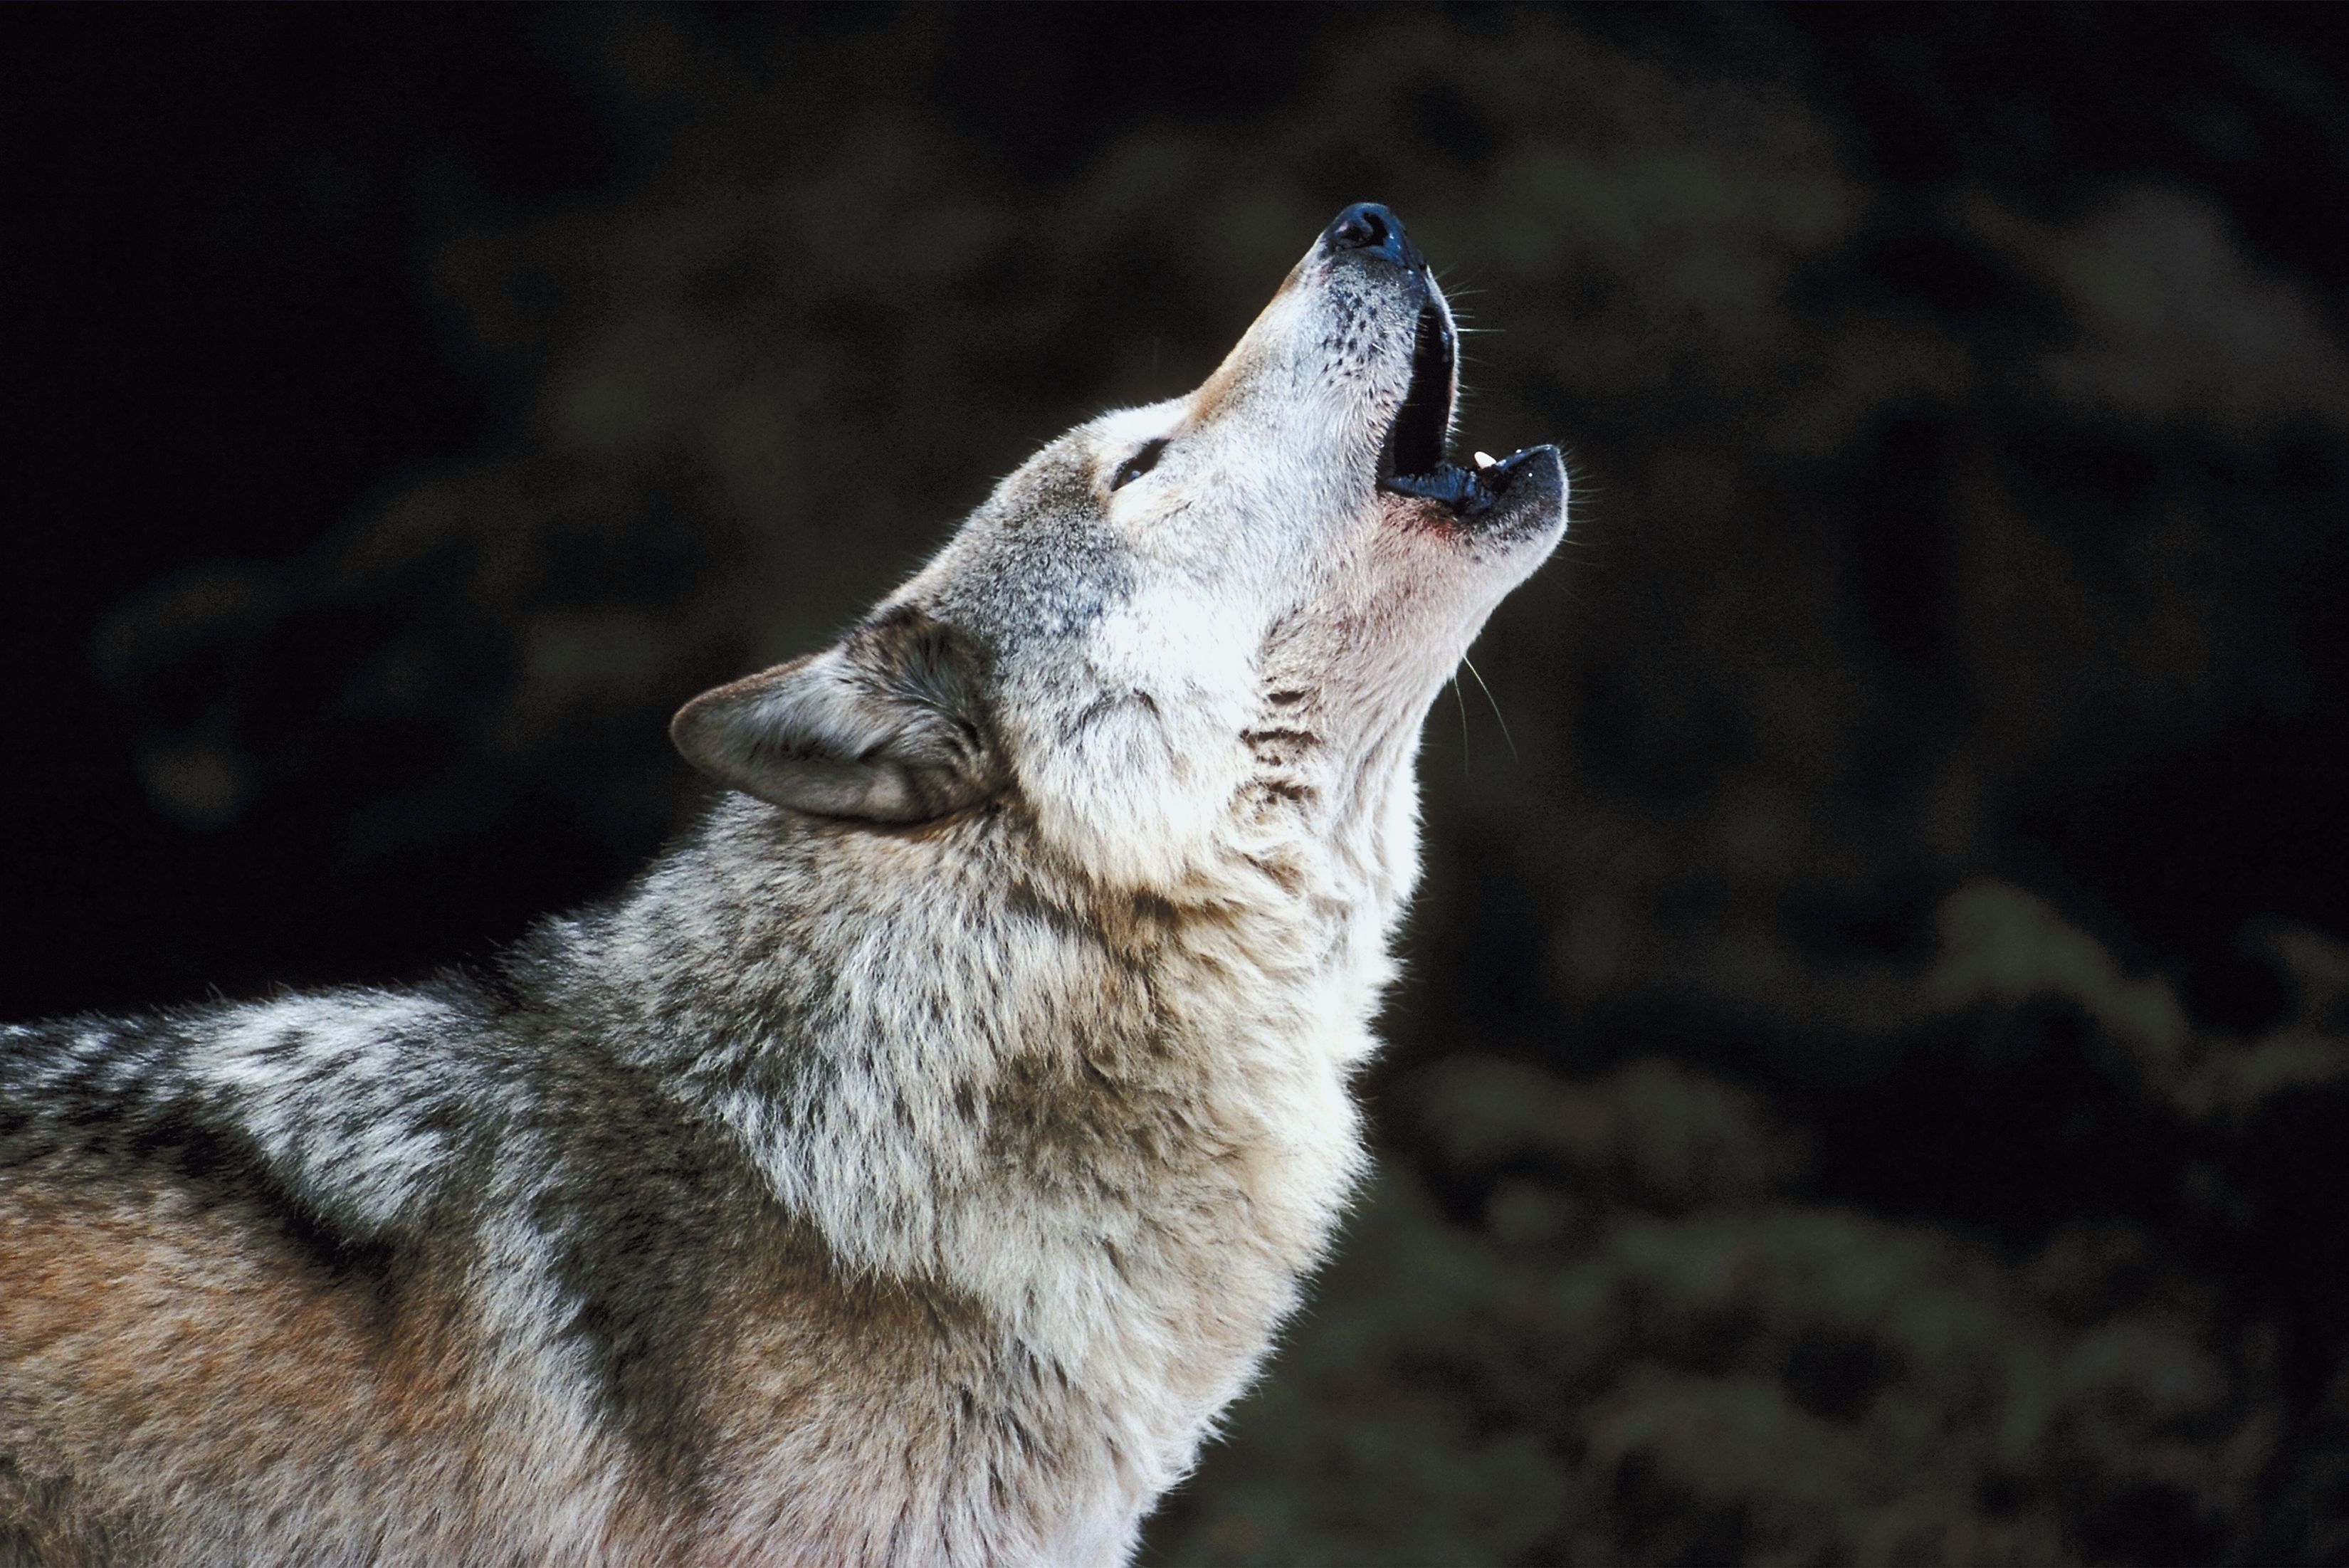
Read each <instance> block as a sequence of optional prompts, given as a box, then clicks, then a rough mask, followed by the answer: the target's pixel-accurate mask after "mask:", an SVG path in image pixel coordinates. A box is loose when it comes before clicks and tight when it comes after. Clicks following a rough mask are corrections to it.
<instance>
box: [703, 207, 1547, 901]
mask: <svg viewBox="0 0 2349 1568" xmlns="http://www.w3.org/2000/svg"><path fill="white" fill-rule="evenodd" d="M1455 344H1456V334H1455V329H1454V324H1453V319H1452V313H1451V309H1450V306H1449V305H1448V304H1446V302H1445V300H1444V295H1443V293H1442V292H1441V291H1440V290H1439V289H1438V288H1437V287H1436V284H1435V280H1434V278H1433V276H1432V275H1431V273H1429V270H1428V267H1427V265H1426V263H1425V262H1424V261H1423V258H1422V257H1421V255H1420V253H1419V251H1418V250H1417V248H1416V247H1415V246H1413V244H1412V242H1410V240H1409V239H1408V238H1406V237H1405V235H1404V232H1403V229H1402V224H1401V223H1400V222H1398V221H1397V220H1396V219H1395V217H1394V215H1393V214H1392V213H1391V212H1389V211H1387V210H1386V209H1384V208H1382V207H1379V206H1375V205H1371V204H1368V203H1364V204H1361V205H1357V206H1353V207H1350V208H1348V209H1346V211H1343V212H1341V213H1340V214H1339V216H1338V218H1337V220H1336V221H1335V222H1332V223H1331V224H1330V227H1329V228H1328V229H1327V230H1325V231H1324V232H1322V234H1321V235H1320V237H1319V239H1318V240H1317V241H1316V242H1314V244H1313V247H1312V248H1311V249H1310V250H1309V251H1308V252H1307V253H1306V254H1305V257H1304V259H1303V260H1302V261H1300V262H1299V263H1298V264H1297V266H1296V267H1295V268H1294V269H1293V270H1292V271H1291V272H1290V273H1289V274H1288V280H1287V282H1285V283H1284V284H1282V285H1281V288H1280V290H1279V292H1278V294H1275V295H1274V296H1273V299H1272V302H1271V304H1268V306H1266V308H1265V310H1264V313H1263V314H1262V315H1259V316H1258V317H1257V320H1256V322H1255V324H1254V325H1251V326H1250V327H1249V328H1248V330H1247V334H1246V335H1244V336H1243V337H1242V338H1241V339H1240V341H1239V343H1238V345H1237V346H1236V347H1235V348H1234V349H1233V350H1232V352H1231V353H1230V355H1229V356H1227V357H1226V359H1225V361H1224V362H1223V364H1222V365H1221V366H1219V367H1217V369H1216V372H1215V374H1214V375H1212V376H1210V377H1208V378H1207V380H1206V384H1205V385H1204V386H1202V387H1200V388H1199V389H1198V390H1197V391H1195V392H1194V393H1192V394H1190V395H1189V396H1187V397H1177V398H1173V399H1170V400H1168V401H1166V402H1164V403H1157V404H1153V405H1151V406H1150V407H1142V408H1131V409H1125V410H1123V411H1120V412H1116V413H1112V414H1106V415H1103V416H1102V417H1101V418H1097V419H1094V420H1092V421H1091V422H1090V423H1087V424H1084V425H1081V426H1079V427H1078V428H1075V429H1074V430H1071V431H1070V432H1069V433H1068V434H1067V435H1065V436H1063V437H1061V438H1060V439H1059V440H1057V441H1054V442H1053V443H1052V444H1051V445H1050V446H1048V447H1046V448H1045V449H1043V450H1042V451H1040V452H1039V453H1038V454H1037V455H1036V456H1035V457H1034V458H1032V459H1030V460H1029V461H1028V462H1027V463H1026V464H1025V465H1023V466H1022V467H1021V468H1020V469H1019V470H1018V471H1017V472H1015V473H1013V474H1012V475H1011V476H1010V477H1009V479H1007V480H1004V481H1003V482H1002V484H1001V485H1000V486H999V487H998V488H997V490H996V491H995V493H994V494H993V495H992V496H991V497H989V498H988V500H987V502H986V503H985V504H984V505H982V506H981V507H979V509H978V511H976V512H974V513H973V514H972V515H971V517H970V518H969V519H968V521H966V522H965V523H964V524H963V526H962V527H961V529H960V530H959V531H957V533H956V535H955V537H954V538H953V540H952V541H951V542H949V543H948V544H947V547H946V548H945V550H944V551H942V552H940V553H939V555H938V556H937V558H936V560H935V561H933V562H931V563H930V564H929V566H928V567H926V569H925V570H923V571H922V572H921V573H919V574H918V575H916V577H915V578H914V579H913V580H912V581H911V582H909V583H906V584H905V586H904V587H903V588H901V589H900V590H898V591H897V592H896V593H895V594H893V595H891V596H890V597H889V598H888V599H887V600H885V601H884V602H883V603H882V604H881V605H880V606H879V607H878V608H877V609H875V610H874V613H873V614H871V615H870V616H869V617H867V618H866V619H865V620H864V622H863V623H861V624H858V625H857V626H856V627H854V629H852V630H851V631H850V632H849V633H848V634H846V635H845V636H844V637H843V638H842V640H841V641H840V642H839V643H837V644H836V645H833V646H832V647H830V648H827V649H825V650H823V652H821V653H817V654H813V655H808V656H807V657H804V658H801V659H798V660H795V661H793V662H792V663H790V664H786V665H779V666H777V667H776V668H774V669H771V670H768V671H766V672H764V673H762V674H760V675H756V676H750V677H749V678H747V679H744V680H740V681H737V682H734V683H733V684H731V685H730V686H720V687H719V688H718V689H716V690H714V691H711V692H708V693H705V694H704V695H702V696H699V697H698V698H696V699H695V700H694V701H693V702H691V703H690V704H688V705H687V707H685V708H684V709H683V710H682V711H681V712H680V713H678V716H677V719H676V721H675V723H674V724H673V726H672V727H671V733H672V735H673V736H674V737H675V739H676V741H677V745H678V749H679V750H681V751H682V752H683V753H684V754H685V756H686V757H687V758H688V759H689V760H690V761H692V762H693V763H694V764H695V765H696V766H698V767H699V768H700V769H703V770H704V771H706V772H708V773H709V774H710V775H712V776H713V777H715V778H716V779H719V781H721V782H723V783H725V784H727V785H729V786H730V787H732V788H734V789H740V790H743V791H745V792H747V793H749V794H750V795H754V796H757V797H759V798H761V799H765V800H769V801H771V802H773V803H774V804H776V805H779V806H782V807H786V808H789V809H791V810H794V811H799V812H804V813H809V814H812V815H815V816H820V817H827V818H833V819H843V820H849V821H862V822H865V823H869V824H874V825H898V826H903V825H906V824H914V823H924V822H932V821H936V820H941V819H948V818H953V817H955V816H957V814H963V813H971V812H973V811H974V809H976V808H980V807H984V806H987V805H989V804H990V803H1000V804H1001V805H1003V806H1004V807H1005V808H1007V809H1008V810H1011V811H1013V812H1015V813H1017V814H1018V815H1019V816H1020V817H1021V818H1023V819H1024V820H1027V821H1029V822H1030V823H1031V824H1032V825H1033V828H1034V830H1036V832H1037V833H1038V834H1039V835H1040V837H1041V839H1042V840H1043V841H1044V842H1045V844H1046V845H1047V846H1049V847H1050V848H1051V849H1053V850H1055V851H1058V852H1059V853H1060V854H1061V856H1063V857H1065V860H1066V861H1067V862H1068V863H1070V864H1071V865H1072V866H1073V867H1075V868H1077V869H1079V870H1081V872H1083V873H1084V874H1086V875H1088V876H1090V877H1092V878H1096V879H1098V880H1100V881H1102V882H1104V883H1107V884H1111V885H1129V886H1136V887H1155V888H1165V887H1169V886H1175V885H1180V884H1183V883H1185V882H1188V881H1191V880H1193V879H1195V878H1196V877H1197V876H1199V875H1200V874H1201V873H1203V872H1206V871H1207V870H1208V869H1209V868H1212V867H1214V866H1216V865H1218V864H1228V863H1230V862H1231V861H1233V859H1234V858H1235V857H1238V858H1240V859H1242V860H1246V861H1250V862H1251V863H1255V864H1257V865H1259V866H1261V865H1266V864H1269V863H1272V862H1274V861H1278V860H1279V859H1280V858H1281V855H1280V847H1281V846H1282V845H1283V844H1287V843H1293V842H1298V841H1312V842H1316V843H1319V844H1323V845H1333V844H1334V845H1337V846H1339V847H1340V848H1341V850H1349V851H1351V853H1352V854H1353V856H1354V857H1355V858H1358V859H1360V860H1361V861H1364V864H1363V866H1362V870H1364V871H1365V872H1371V873H1372V874H1374V875H1375V874H1376V867H1375V866H1373V865H1372V864H1371V863H1369V862H1374V861H1385V860H1388V859H1391V858H1392V848H1391V846H1390V845H1389V844H1388V842H1387V841H1389V840H1391V839H1392V838H1395V837H1397V836H1398V833H1397V830H1398V829H1399V830H1400V836H1401V837H1402V838H1404V839H1408V838H1409V837H1410V828H1411V821H1410V819H1411V813H1412V810H1413V805H1412V799H1411V797H1412V791H1411V789H1409V775H1410V759H1411V755H1412V752H1413V748H1414V746H1415V742H1416V737H1417V733H1418V729H1419V726H1420V722H1421V720H1422V718H1423V717H1424V715H1425V713H1426V711H1427V708H1428V707H1429V706H1430V704H1431V703H1432V702H1433V699H1434V696H1435V695H1436V692H1437V691H1438V689H1439V688H1440V687H1441V686H1442V685H1443V683H1444V680H1445V679H1446V678H1447V677H1448V676H1450V675H1451V673H1452V671H1453V669H1454V666H1455V665H1457V663H1458V662H1459V660H1460V658H1461V656H1462V655H1464V653H1465V652H1466V650H1467V647H1468V645H1469V643H1470V642H1471V641H1472V640H1473V639H1474V638H1475V634H1476V633H1477V631H1478V629H1479V628H1480V627H1481V626H1482V625H1483V624H1484V621H1485V616H1486V615H1487V614H1490V612H1491V611H1492V609H1493V607H1494V606H1495V604H1496V603H1499V601H1500V599H1501V598H1502V596H1503V595H1504V594H1506V593H1507V592H1508V591H1509V590H1510V589H1511V588H1512V587H1514V586H1516V583H1519V582H1521V581H1522V580H1523V579H1524V578H1525V577H1526V574H1527V573H1530V572H1531V571H1532V570H1533V569H1534V568H1535V567H1536V566H1537V565H1538V564H1539V563H1540V562H1541V561H1542V560H1543V559H1544V558H1545V557H1546V556H1547V554H1548V553H1549V552H1550V549H1551V548H1552V546H1553V545H1555V543H1556V542H1557V539H1558V538H1559V536H1560V535H1561V534H1562V533H1563V532H1564V531H1565V527H1566V495H1567V479H1566V470H1565V467H1564V465H1563V463H1562V462H1561V461H1560V460H1559V458H1558V454H1557V450H1556V449H1554V448H1550V447H1536V448H1532V449H1527V450H1525V451H1520V452H1517V453H1516V454H1514V455H1512V456H1511V457H1509V458H1507V459H1505V460H1503V461H1500V462H1498V463H1494V462H1491V461H1490V459H1481V458H1480V459H1479V460H1478V462H1477V463H1476V464H1475V466H1474V467H1461V466H1457V465H1454V464H1453V463H1451V462H1449V461H1448V460H1447V459H1446V455H1445V454H1446V449H1447V446H1448V444H1449V439H1450V436H1451V431H1452V422H1453V413H1454V405H1455V403H1456V401H1457V397H1458V390H1459V379H1458V355H1457V352H1456V348H1455ZM1405 852H1406V854H1407V853H1408V851H1405ZM1406 874H1407V873H1406ZM1381 880H1385V879H1383V878H1381Z"/></svg>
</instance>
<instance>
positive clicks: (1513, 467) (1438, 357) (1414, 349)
mask: <svg viewBox="0 0 2349 1568" xmlns="http://www.w3.org/2000/svg"><path fill="white" fill-rule="evenodd" d="M1458 369H1459V349H1458V346H1457V345H1456V344H1455V343H1454V339H1453V333H1452V324H1451V323H1450V322H1449V321H1447V320H1445V319H1444V312H1443V311H1442V310H1440V309H1439V308H1437V306H1436V304H1435V301H1434V299H1433V298H1432V297H1431V298H1429V299H1428V300H1426V301H1425V302H1424V303H1423V304H1421V305H1420V307H1419V322H1418V325H1417V326H1416V327H1415V328H1414V330H1413V337H1412V346H1411V386H1410V388H1409V389H1408V390H1407V391H1405V392H1404V394H1403V399H1402V407H1401V408H1399V409H1397V410H1396V411H1395V418H1394V423H1393V424H1392V425H1391V426H1389V427H1388V428H1387V438H1386V444H1385V445H1384V446H1382V447H1381V448H1380V449H1379V488H1380V489H1381V490H1391V491H1392V492H1393V493H1395V494H1396V495H1407V496H1413V497H1416V498H1417V499H1419V500H1432V501H1434V502H1436V503H1437V504H1438V505H1441V506H1443V507H1444V508H1446V509H1447V510H1449V511H1451V512H1452V513H1453V515H1454V516H1455V517H1461V518H1473V517H1475V516H1477V515H1478V514H1479V513H1481V512H1484V511H1488V510H1489V509H1490V508H1491V507H1492V505H1493V503H1494V502H1495V501H1496V500H1499V499H1500V497H1501V492H1502V491H1503V490H1506V489H1507V488H1508V485H1509V480H1511V479H1512V478H1514V477H1515V476H1516V471H1517V469H1518V467H1519V466H1520V465H1521V464H1522V463H1523V462H1524V461H1525V460H1526V459H1528V458H1530V457H1532V456H1533V455H1534V452H1535V451H1537V450H1539V449H1538V448H1535V449H1527V450H1525V451H1517V452H1512V453H1510V454H1509V455H1508V456H1507V457H1506V458H1503V459H1499V460H1498V461H1495V460H1494V459H1491V458H1488V457H1486V456H1485V455H1484V454H1483V453H1482V452H1479V453H1477V454H1476V460H1475V465H1474V466H1473V467H1463V466H1462V465H1461V464H1458V463H1455V462H1453V461H1451V460H1450V459H1448V458H1447V457H1446V456H1445V455H1444V447H1445V445H1446V443H1447V442H1448V440H1449V439H1450V437H1451V434H1452V401H1453V398H1454V396H1455V395H1456V394H1457V392H1458V388H1459V377H1458V374H1457V372H1458Z"/></svg>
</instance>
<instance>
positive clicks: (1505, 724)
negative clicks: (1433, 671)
mask: <svg viewBox="0 0 2349 1568" xmlns="http://www.w3.org/2000/svg"><path fill="white" fill-rule="evenodd" d="M1460 662H1461V664H1462V665H1464V666H1465V667H1466V668H1467V671H1468V673H1469V674H1470V675H1472V676H1476V684H1477V686H1480V687H1482V688H1483V690H1484V693H1485V701H1486V702H1488V703H1491V704H1492V705H1493V719H1494V722H1495V723H1496V724H1498V725H1499V726H1500V727H1501V738H1502V739H1503V740H1506V741H1507V742H1508V743H1509V760H1510V761H1512V762H1516V761H1520V760H1522V758H1519V757H1518V756H1517V742H1516V737H1515V736H1512V735H1511V734H1510V733H1509V721H1508V720H1507V719H1506V718H1503V717H1501V704H1500V701H1499V699H1498V698H1496V697H1495V696H1493V688H1492V687H1491V686H1485V677H1484V676H1482V675H1481V674H1478V672H1477V669H1476V666H1475V664H1473V663H1471V662H1470V660H1469V657H1468V655H1465V654H1463V655H1460ZM1452 693H1453V695H1454V696H1458V695H1459V694H1460V677H1459V676H1453V677H1452ZM1460 717H1461V721H1462V722H1463V723H1465V722H1466V721H1467V717H1468V708H1467V705H1466V704H1465V703H1463V704H1462V705H1461V709H1460Z"/></svg>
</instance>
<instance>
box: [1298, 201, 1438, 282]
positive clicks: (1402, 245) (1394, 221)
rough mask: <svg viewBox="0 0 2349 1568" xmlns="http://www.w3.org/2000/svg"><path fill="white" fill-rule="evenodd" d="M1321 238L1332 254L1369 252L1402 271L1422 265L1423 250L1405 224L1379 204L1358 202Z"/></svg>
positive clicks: (1340, 214)
mask: <svg viewBox="0 0 2349 1568" xmlns="http://www.w3.org/2000/svg"><path fill="white" fill-rule="evenodd" d="M1321 238H1322V241H1323V242H1324V243H1326V244H1327V245H1328V246H1329V247H1330V253H1332V254H1335V253H1338V252H1340V251H1368V252H1369V253H1371V254H1372V255H1374V256H1384V257H1385V258H1386V259H1387V260H1388V261H1391V262H1392V263H1394V264H1395V265H1397V266H1399V267H1416V266H1418V265H1419V264H1420V256H1419V247H1418V246H1416V245H1414V244H1413V243H1412V242H1411V237H1410V236H1409V235H1407V234H1405V233H1404V232H1402V219H1400V218H1398V217H1396V216H1395V215H1394V214H1393V213H1392V212H1390V211H1387V210H1386V209H1385V208H1383V207H1381V206H1380V205H1379V204H1378V203H1377V202H1375V201H1357V202H1355V203H1354V204H1353V205H1352V206H1350V207H1349V208H1347V209H1346V210H1345V211H1342V212H1340V213H1339V214H1338V217H1337V221H1336V222H1333V223H1331V224H1330V227H1329V228H1328V229H1327V230H1326V231H1324V232H1323V233H1322V235H1321Z"/></svg>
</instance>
